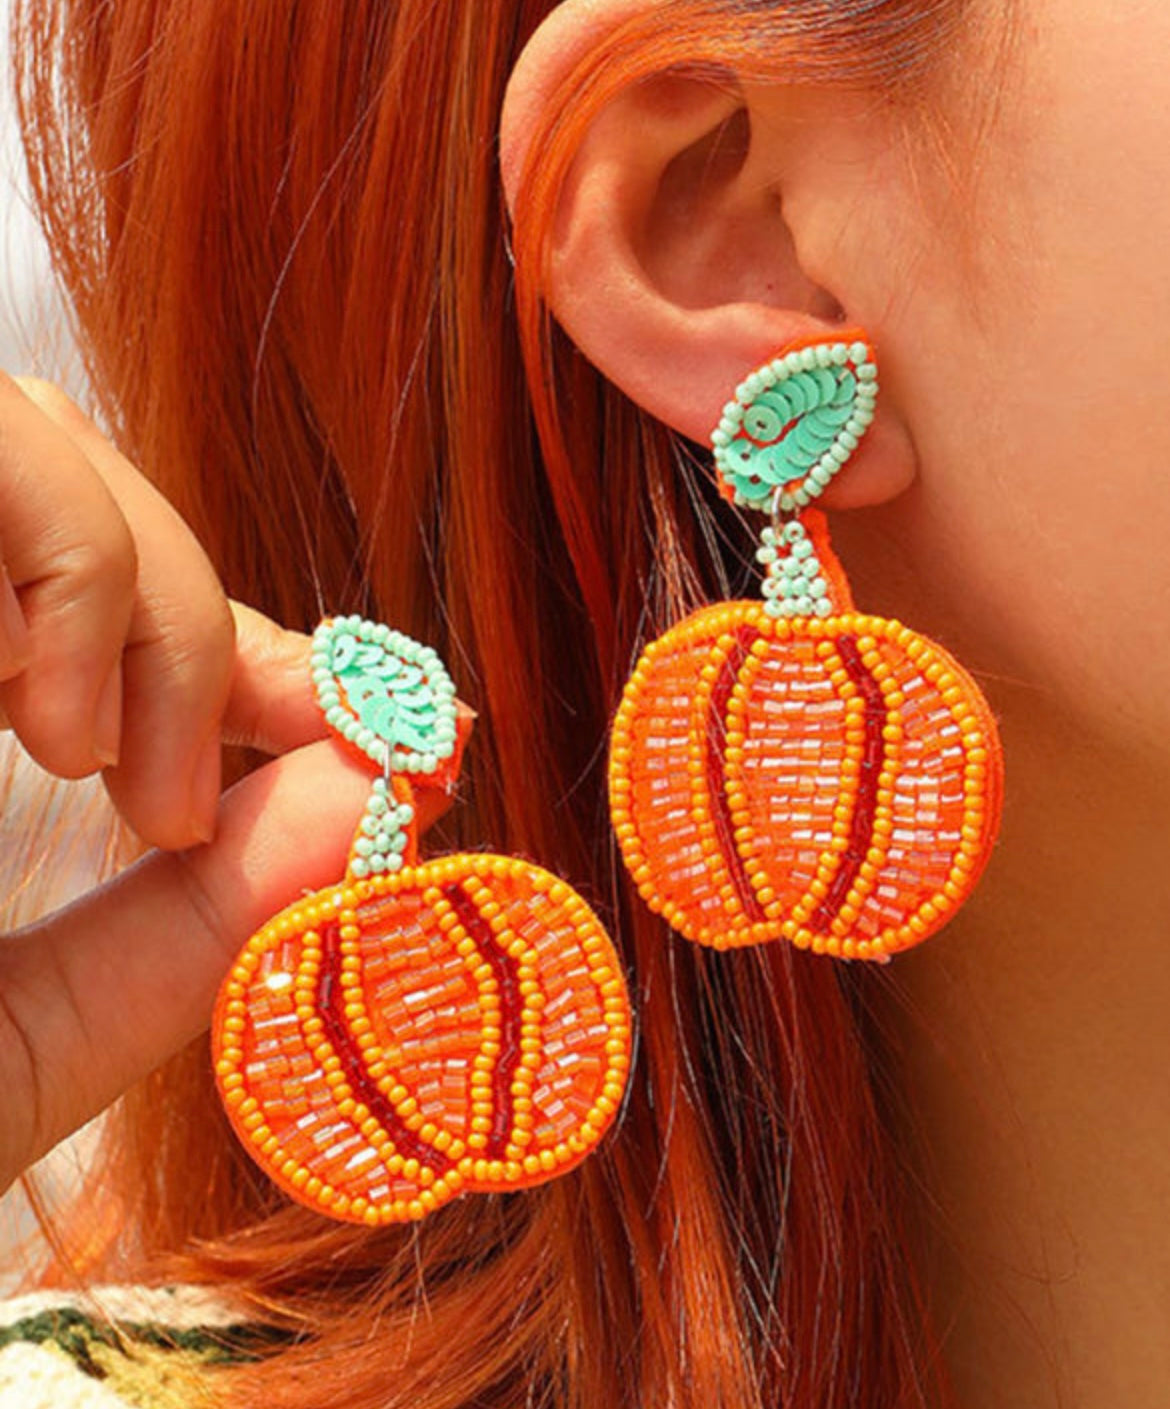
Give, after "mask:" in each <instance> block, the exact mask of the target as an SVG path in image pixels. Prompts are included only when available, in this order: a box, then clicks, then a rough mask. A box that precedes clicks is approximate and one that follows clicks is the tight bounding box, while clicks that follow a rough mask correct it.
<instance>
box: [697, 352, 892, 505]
mask: <svg viewBox="0 0 1170 1409" xmlns="http://www.w3.org/2000/svg"><path fill="white" fill-rule="evenodd" d="M877 390H878V383H877V366H876V365H875V363H874V360H873V351H872V349H871V348H870V346H869V344H868V343H865V342H861V341H858V340H855V341H848V342H846V341H841V342H823V343H816V344H814V345H812V346H809V347H803V348H799V349H797V350H795V351H793V352H789V353H785V354H783V355H782V356H780V357H777V358H776V359H775V360H774V361H772V362H767V363H765V364H764V366H762V367H760V368H759V369H758V370H757V371H755V372H752V373H751V375H750V376H748V377H746V378H745V379H744V381H743V382H741V383H740V385H739V386H738V387H736V390H735V400H734V401H729V402H728V403H727V405H726V406H725V407H724V408H723V415H722V417H721V418H720V421H719V425H718V426H717V427H716V429H715V430H714V431H713V432H712V435H711V444H712V448H713V450H714V456H715V466H716V469H717V471H718V473H719V475H720V477H721V479H722V480H723V482H724V483H725V484H726V485H727V486H728V487H729V489H730V490H731V491H732V497H733V500H734V502H735V503H736V504H740V505H742V506H743V507H745V508H749V509H758V510H761V511H766V510H769V509H772V508H773V507H775V508H778V509H779V510H781V511H783V512H793V511H799V510H800V509H803V508H804V507H806V506H807V505H808V504H811V503H812V501H813V500H814V499H816V498H817V497H818V496H819V495H820V494H821V493H822V492H823V491H824V489H825V487H826V486H827V485H828V484H830V483H831V482H832V480H833V479H834V478H835V477H836V476H837V475H838V474H839V473H840V472H841V470H842V468H843V467H844V466H845V465H846V464H847V463H848V461H849V459H850V457H851V456H852V455H853V452H854V451H855V450H856V449H857V447H858V445H859V444H860V443H861V438H862V436H863V435H864V434H865V432H866V431H867V430H868V429H869V427H870V424H871V423H872V421H873V417H874V407H875V403H876V401H877Z"/></svg>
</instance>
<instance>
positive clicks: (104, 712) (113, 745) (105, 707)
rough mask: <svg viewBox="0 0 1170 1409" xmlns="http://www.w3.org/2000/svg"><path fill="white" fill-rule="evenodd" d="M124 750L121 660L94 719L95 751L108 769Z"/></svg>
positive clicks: (100, 698) (110, 677) (105, 686)
mask: <svg viewBox="0 0 1170 1409" xmlns="http://www.w3.org/2000/svg"><path fill="white" fill-rule="evenodd" d="M121 749H122V662H121V660H120V659H119V660H118V662H117V663H116V665H115V666H114V668H113V670H111V671H110V673H109V675H108V677H107V678H106V683H105V684H104V685H103V686H102V692H101V694H100V695H99V696H98V702H97V710H96V711H95V713H94V718H93V751H94V754H95V755H96V756H97V757H98V758H99V759H100V760H101V762H102V763H103V764H104V765H105V766H106V767H107V768H112V767H113V766H114V764H115V763H117V761H118V755H119V753H120V752H121Z"/></svg>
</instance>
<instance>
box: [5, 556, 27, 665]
mask: <svg viewBox="0 0 1170 1409" xmlns="http://www.w3.org/2000/svg"><path fill="white" fill-rule="evenodd" d="M31 646H32V637H31V635H30V634H29V629H28V623H27V622H26V621H25V619H24V612H23V611H22V610H21V607H20V598H19V597H18V596H17V595H16V588H15V587H13V585H12V582H11V580H10V578H9V576H8V574H7V573H6V572H5V571H4V570H3V568H0V679H5V680H7V679H8V678H9V677H10V676H13V675H19V674H20V672H21V671H22V670H23V669H24V667H25V666H26V665H27V664H28V657H29V651H30V649H31Z"/></svg>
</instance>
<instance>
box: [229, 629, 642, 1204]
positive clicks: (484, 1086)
mask: <svg viewBox="0 0 1170 1409" xmlns="http://www.w3.org/2000/svg"><path fill="white" fill-rule="evenodd" d="M312 669H313V683H314V685H315V689H316V696H317V700H318V703H319V704H320V706H321V708H322V710H323V711H324V714H325V718H326V720H327V722H328V724H329V725H330V727H331V728H332V729H333V730H334V732H335V733H336V734H338V735H339V736H340V737H341V738H342V739H343V740H344V741H345V743H346V744H347V745H348V746H349V748H350V749H351V750H352V751H354V752H355V753H356V754H357V755H358V756H359V757H360V758H362V759H364V760H365V761H367V762H368V763H371V764H373V766H374V768H375V769H376V770H377V772H378V775H379V776H377V777H376V778H375V780H374V782H373V785H372V787H371V791H370V798H369V801H368V803H367V804H366V808H365V813H364V815H363V817H362V819H361V822H360V824H359V826H358V829H357V832H356V834H355V837H354V840H353V843H352V845H351V848H350V852H349V859H348V863H347V866H346V873H345V876H344V878H343V879H342V880H341V881H339V882H338V884H337V885H335V886H331V887H329V888H328V889H326V890H321V891H318V892H316V893H315V894H312V895H308V896H306V897H305V898H304V899H302V900H298V901H296V902H295V903H294V904H292V905H290V906H289V907H288V908H287V909H285V910H283V911H281V913H280V914H278V915H276V916H274V917H273V918H272V919H271V920H269V922H268V923H267V924H266V925H264V926H263V927H262V928H261V929H260V930H259V931H258V932H257V933H256V934H255V935H253V936H252V938H251V939H250V940H249V941H248V942H247V944H245V946H244V948H243V949H242V950H241V952H240V954H239V956H238V957H237V959H236V961H235V963H234V964H233V966H232V968H231V970H230V972H229V973H228V975H227V977H226V978H225V980H224V982H223V985H222V987H221V989H220V993H219V998H218V1001H217V1004H216V1008H215V1015H214V1019H213V1023H212V1047H213V1058H214V1063H215V1072H216V1079H217V1082H218V1086H219V1090H220V1094H221V1096H222V1099H223V1102H224V1105H225V1107H226V1109H227V1113H228V1116H229V1118H230V1120H231V1123H232V1125H233V1127H234V1128H235V1131H236V1133H237V1134H238V1135H239V1137H240V1139H241V1140H242V1141H243V1144H244V1146H245V1148H246V1149H247V1150H248V1152H249V1154H250V1155H251V1156H252V1157H253V1158H254V1159H255V1160H256V1161H257V1163H258V1164H259V1165H260V1167H261V1168H262V1169H263V1170H264V1171H265V1172H266V1173H267V1174H268V1175H269V1176H270V1177H271V1178H272V1179H273V1180H274V1181H275V1182H276V1183H277V1184H279V1185H280V1186H281V1188H282V1189H284V1190H285V1192H286V1193H288V1194H289V1195H291V1196H292V1197H293V1198H294V1199H297V1200H299V1201H300V1202H301V1203H304V1204H307V1205H309V1207H311V1208H313V1209H316V1210H317V1211H319V1212H321V1213H325V1214H328V1215H330V1216H331V1217H333V1218H337V1219H342V1220H345V1221H348V1222H353V1223H364V1224H368V1225H370V1226H378V1225H380V1224H384V1223H394V1222H402V1221H407V1220H412V1219H418V1218H421V1217H423V1216H424V1215H425V1214H427V1213H429V1212H431V1211H432V1210H434V1209H437V1208H439V1207H440V1206H441V1205H442V1204H445V1203H446V1202H448V1200H450V1199H452V1198H454V1197H455V1196H456V1195H458V1194H461V1193H467V1192H478V1193H488V1192H493V1191H497V1192H498V1191H501V1190H504V1191H506V1190H513V1189H520V1188H525V1187H529V1186H531V1185H535V1184H540V1183H543V1182H544V1181H545V1180H547V1179H549V1178H551V1177H553V1176H554V1175H557V1174H561V1173H564V1172H566V1171H567V1170H569V1169H571V1168H572V1167H573V1166H574V1165H576V1164H577V1163H579V1162H580V1161H581V1160H582V1159H583V1158H584V1157H585V1156H586V1155H587V1154H588V1153H589V1152H590V1151H591V1150H592V1149H593V1148H594V1147H595V1146H596V1145H597V1143H598V1141H599V1140H600V1139H601V1136H602V1134H603V1133H604V1132H605V1130H606V1128H607V1127H608V1126H609V1124H610V1123H611V1121H612V1120H613V1118H614V1116H615V1114H616V1112H617V1109H618V1106H619V1105H620V1103H621V1099H622V1095H623V1092H624V1089H625V1083H626V1077H627V1073H628V1069H629V1062H630V1004H629V998H628V995H627V992H626V985H625V981H624V979H623V976H622V969H621V963H620V961H619V959H618V957H617V955H616V953H615V951H614V948H613V946H612V944H611V942H610V940H609V937H608V936H607V935H606V933H605V931H604V930H603V929H602V927H601V925H600V923H599V922H598V920H597V918H596V916H595V915H594V914H593V912H592V911H591V910H590V908H589V906H588V905H587V904H586V903H585V901H584V900H583V899H582V898H581V897H580V896H579V895H578V894H576V892H575V891H573V890H572V889H571V888H570V887H569V886H568V885H566V884H565V882H564V881H561V880H558V879H557V877H555V876H553V875H550V874H549V872H547V871H544V870H542V869H541V868H540V867H539V866H536V865H534V864H533V863H532V862H529V861H525V860H521V859H518V858H515V857H508V856H491V855H469V854H457V855H452V856H443V857H439V858H435V859H432V860H429V861H420V860H419V859H418V825H417V822H416V820H415V807H414V791H413V790H414V787H415V785H417V784H419V783H422V782H426V783H428V784H430V785H432V786H435V785H438V786H443V785H449V784H450V783H451V782H452V781H453V779H454V777H455V775H456V773H457V771H458V767H459V750H458V740H457V730H456V722H455V720H456V713H455V711H456V706H455V689H454V686H453V685H452V683H451V681H450V678H449V677H448V675H447V672H446V670H445V669H444V668H443V665H442V663H441V662H440V660H439V658H438V656H437V655H436V654H435V652H434V651H433V650H431V649H430V648H428V647H426V646H421V645H419V644H418V643H417V642H415V641H413V640H411V639H410V638H409V637H407V636H403V635H401V634H400V633H399V632H396V631H392V630H390V629H389V628H388V627H386V626H381V625H377V624H375V623H374V622H370V621H363V620H361V619H360V618H358V617H340V618H337V619H334V620H326V621H325V622H323V623H322V625H321V626H320V627H319V628H318V630H317V633H316V635H315V637H314V640H313V654H312Z"/></svg>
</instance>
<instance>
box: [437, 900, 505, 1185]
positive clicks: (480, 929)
mask: <svg viewBox="0 0 1170 1409" xmlns="http://www.w3.org/2000/svg"><path fill="white" fill-rule="evenodd" d="M443 895H444V897H445V898H446V900H447V903H448V904H449V905H450V906H451V909H452V910H454V911H455V913H456V915H458V916H459V923H460V924H461V925H462V926H463V928H464V929H465V930H466V931H467V935H468V938H469V939H471V940H472V941H473V943H474V944H475V947H476V948H477V949H478V950H479V953H480V957H481V958H482V959H483V961H484V962H485V963H486V964H490V965H491V968H492V973H493V975H494V976H495V980H496V983H497V984H498V985H499V990H500V993H499V996H500V1055H499V1056H498V1057H497V1058H496V1064H495V1068H494V1070H493V1071H492V1128H491V1130H490V1132H489V1133H488V1137H487V1144H486V1146H485V1147H484V1153H485V1155H486V1156H487V1158H488V1159H503V1158H504V1156H505V1154H506V1152H507V1148H508V1143H509V1141H510V1140H511V1138H512V1117H513V1111H512V1079H513V1077H514V1076H515V1075H516V1068H517V1067H518V1066H519V1065H520V1056H521V1053H520V1038H521V1035H522V1033H521V1024H522V1021H523V1016H524V999H523V997H522V995H521V993H520V972H519V965H518V964H517V962H516V960H515V959H513V958H512V956H511V955H510V954H508V953H505V951H504V950H503V949H501V948H500V946H499V944H498V943H497V942H496V937H495V935H494V934H493V933H492V927H491V926H490V925H489V924H488V922H487V921H486V920H485V919H484V917H483V916H482V915H481V914H480V913H479V910H478V909H477V907H476V904H475V901H474V900H472V898H471V896H470V895H468V894H467V892H466V891H465V890H464V889H463V887H462V886H461V885H458V884H456V883H455V882H449V883H448V884H447V885H444V886H443Z"/></svg>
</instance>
